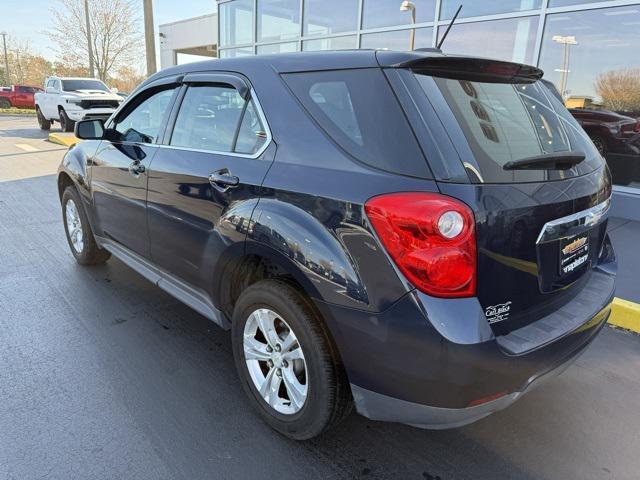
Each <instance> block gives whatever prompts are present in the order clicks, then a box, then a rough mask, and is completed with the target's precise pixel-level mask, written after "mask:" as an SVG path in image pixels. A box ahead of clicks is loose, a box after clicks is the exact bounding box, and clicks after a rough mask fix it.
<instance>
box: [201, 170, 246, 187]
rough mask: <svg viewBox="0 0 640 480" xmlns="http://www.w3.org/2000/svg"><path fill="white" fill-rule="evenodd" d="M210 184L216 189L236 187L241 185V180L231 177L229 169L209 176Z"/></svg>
mask: <svg viewBox="0 0 640 480" xmlns="http://www.w3.org/2000/svg"><path fill="white" fill-rule="evenodd" d="M209 183H210V184H211V185H213V186H214V187H222V188H228V187H236V186H238V184H239V183H240V179H239V178H238V177H236V176H235V175H231V173H230V172H229V170H228V169H226V168H223V169H222V170H218V171H217V172H213V173H212V174H211V175H209Z"/></svg>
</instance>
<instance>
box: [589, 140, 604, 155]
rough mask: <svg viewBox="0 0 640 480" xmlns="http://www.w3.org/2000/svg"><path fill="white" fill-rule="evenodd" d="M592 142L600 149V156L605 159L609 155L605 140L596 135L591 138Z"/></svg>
mask: <svg viewBox="0 0 640 480" xmlns="http://www.w3.org/2000/svg"><path fill="white" fill-rule="evenodd" d="M591 141H592V142H593V144H594V145H595V146H596V148H597V149H598V152H600V155H602V156H603V157H604V156H606V155H607V143H606V142H605V141H604V138H602V137H599V136H597V135H594V136H593V137H591Z"/></svg>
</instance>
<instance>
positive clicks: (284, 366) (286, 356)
mask: <svg viewBox="0 0 640 480" xmlns="http://www.w3.org/2000/svg"><path fill="white" fill-rule="evenodd" d="M243 348H244V357H245V362H246V365H247V369H248V371H249V375H250V376H251V380H252V381H253V385H254V386H255V388H256V390H257V391H258V393H259V394H260V396H261V397H262V399H263V400H264V401H265V402H266V403H267V404H268V405H269V406H270V407H271V408H273V409H274V410H276V411H277V412H278V413H281V414H284V415H293V414H295V413H297V412H299V411H300V410H301V409H302V407H303V406H304V404H305V402H306V399H307V394H308V385H309V379H308V376H307V375H308V373H307V365H306V362H305V358H304V353H303V351H302V347H301V345H300V343H299V342H298V338H297V337H296V334H295V333H294V331H293V330H292V329H291V327H290V326H289V325H288V324H287V322H285V321H284V320H283V319H282V317H280V316H279V315H278V314H277V313H276V312H274V311H273V310H270V309H267V308H260V309H258V310H255V311H254V312H253V313H251V315H249V318H248V319H247V321H246V323H245V327H244V336H243Z"/></svg>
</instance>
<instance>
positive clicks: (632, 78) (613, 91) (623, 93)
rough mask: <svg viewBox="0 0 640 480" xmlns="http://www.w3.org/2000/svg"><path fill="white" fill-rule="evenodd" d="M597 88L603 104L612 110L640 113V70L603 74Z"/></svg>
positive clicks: (612, 71) (633, 69)
mask: <svg viewBox="0 0 640 480" xmlns="http://www.w3.org/2000/svg"><path fill="white" fill-rule="evenodd" d="M595 88H596V92H597V93H598V95H600V96H601V97H602V103H604V106H605V107H606V108H608V109H610V110H618V111H627V112H637V111H640V68H626V69H622V70H611V71H608V72H604V73H601V74H600V75H598V77H597V78H596V82H595Z"/></svg>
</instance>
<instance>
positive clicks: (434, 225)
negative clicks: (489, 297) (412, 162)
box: [364, 192, 476, 298]
mask: <svg viewBox="0 0 640 480" xmlns="http://www.w3.org/2000/svg"><path fill="white" fill-rule="evenodd" d="M364 208H365V211H366V213H367V216H368V217H369V220H370V221H371V224H372V225H373V228H374V229H375V231H376V233H377V234H378V237H379V238H380V241H381V242H382V244H383V246H384V248H385V249H386V250H387V252H388V253H389V255H390V256H391V258H392V259H393V261H394V262H395V263H396V265H397V266H398V268H399V269H400V270H401V271H402V273H404V275H405V276H406V277H407V279H408V280H409V281H410V282H411V283H413V284H414V285H415V286H416V288H418V289H419V290H420V291H422V292H424V293H426V294H428V295H432V296H434V297H449V298H450V297H470V296H473V295H475V292H476V235H475V222H474V218H473V212H472V211H471V209H470V208H469V207H468V206H467V205H465V204H464V203H462V202H460V201H459V200H456V199H454V198H451V197H447V196H444V195H440V194H437V193H418V192H415V193H414V192H406V193H390V194H387V195H380V196H378V197H373V198H371V199H369V200H368V201H367V203H366V204H365V207H364Z"/></svg>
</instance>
